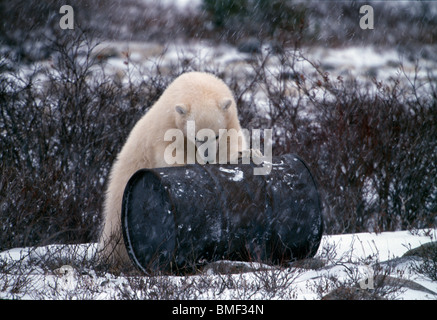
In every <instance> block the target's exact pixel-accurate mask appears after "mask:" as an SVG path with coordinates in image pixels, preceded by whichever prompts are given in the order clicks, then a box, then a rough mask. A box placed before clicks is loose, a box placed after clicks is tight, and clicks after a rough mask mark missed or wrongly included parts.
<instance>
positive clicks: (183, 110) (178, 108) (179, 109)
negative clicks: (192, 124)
mask: <svg viewBox="0 0 437 320" xmlns="http://www.w3.org/2000/svg"><path fill="white" fill-rule="evenodd" d="M174 109H175V110H176V112H177V113H179V114H180V115H183V116H184V115H186V114H187V108H186V107H185V106H184V105H183V104H177V105H176V106H175V107H174Z"/></svg>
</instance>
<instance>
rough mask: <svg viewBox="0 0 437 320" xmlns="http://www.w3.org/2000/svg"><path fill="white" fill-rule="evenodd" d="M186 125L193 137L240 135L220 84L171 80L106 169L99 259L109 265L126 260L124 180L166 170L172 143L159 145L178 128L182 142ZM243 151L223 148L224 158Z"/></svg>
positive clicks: (209, 78) (207, 79)
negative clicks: (208, 133) (202, 132)
mask: <svg viewBox="0 0 437 320" xmlns="http://www.w3.org/2000/svg"><path fill="white" fill-rule="evenodd" d="M188 120H194V121H195V126H196V133H197V132H198V131H199V130H201V129H211V130H213V131H214V132H216V134H217V135H218V133H219V129H228V130H229V129H235V130H237V131H241V128H240V123H239V121H238V115H237V108H236V105H235V101H234V98H233V95H232V93H231V91H230V90H229V88H228V87H227V86H226V84H225V83H224V82H223V81H222V80H220V79H218V78H216V77H215V76H213V75H211V74H208V73H201V72H190V73H185V74H183V75H181V76H179V77H178V78H177V79H176V80H174V81H173V82H172V83H171V84H170V85H169V86H168V88H167V89H166V90H165V91H164V93H163V94H162V96H161V97H160V98H159V100H158V101H157V102H156V103H155V104H154V105H153V106H152V107H151V108H150V110H149V111H148V112H147V113H146V114H145V115H144V116H143V117H142V118H141V119H140V120H139V121H138V122H137V123H136V125H135V127H134V128H133V129H132V131H131V132H130V134H129V137H128V139H127V141H126V143H125V144H124V146H123V148H122V150H121V151H120V153H119V154H118V156H117V159H116V160H115V162H114V164H113V167H112V169H111V173H110V177H109V185H108V189H107V193H106V198H105V204H104V228H103V232H102V234H101V236H100V247H101V257H102V258H103V259H106V261H108V262H109V263H122V264H124V263H128V261H129V258H128V255H127V251H126V249H125V246H124V243H123V239H122V237H121V224H120V220H121V219H120V217H121V203H122V198H123V192H124V189H125V186H126V184H127V182H128V180H129V178H130V177H131V176H132V175H133V174H134V173H135V172H136V171H137V170H139V169H141V168H157V167H166V166H169V165H168V164H167V163H166V162H165V161H164V151H165V149H166V147H167V146H168V145H169V144H170V143H171V142H169V141H164V134H165V132H166V131H167V130H168V129H180V130H182V131H183V132H184V135H185V137H186V136H187V130H186V122H187V121H188ZM186 143H187V141H186V139H185V145H186ZM188 143H190V142H189V141H188ZM192 143H196V142H195V141H193V142H192ZM185 148H186V146H185ZM243 148H245V142H244V141H242V142H241V143H239V145H237V146H234V145H231V146H228V159H229V160H230V159H235V158H236V157H238V152H239V151H241V150H242V149H243ZM185 161H186V157H185ZM114 239H117V240H114Z"/></svg>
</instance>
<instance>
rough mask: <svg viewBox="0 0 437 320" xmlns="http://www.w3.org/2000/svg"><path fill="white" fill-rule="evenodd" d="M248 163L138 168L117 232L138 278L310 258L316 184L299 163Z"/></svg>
mask: <svg viewBox="0 0 437 320" xmlns="http://www.w3.org/2000/svg"><path fill="white" fill-rule="evenodd" d="M254 168H255V165H254V164H238V165H230V164H228V165H218V164H212V165H197V164H195V165H187V166H182V167H169V168H156V169H142V170H139V171H138V172H136V173H135V174H134V175H133V176H132V178H131V179H130V180H129V182H128V184H127V186H126V189H125V192H124V197H123V208H122V217H121V219H122V230H123V237H124V241H125V244H126V248H127V251H128V254H129V256H130V258H131V260H132V261H133V262H134V264H135V265H136V266H137V267H138V268H139V269H140V270H142V271H144V272H146V273H154V272H157V271H164V272H165V271H171V272H184V271H187V270H193V269H194V268H196V267H197V266H198V265H199V264H204V263H206V262H211V261H215V260H223V259H227V260H240V261H257V262H267V263H284V262H287V261H290V260H293V259H300V258H305V257H311V256H313V255H314V254H315V253H316V251H317V249H318V247H319V244H320V240H321V237H322V232H323V219H322V210H321V204H320V198H319V194H318V191H317V186H316V183H315V181H314V179H313V177H312V175H311V173H310V171H309V169H308V167H307V166H306V164H305V163H304V162H303V160H301V159H300V158H299V157H297V156H295V155H291V154H287V155H284V156H280V157H274V158H273V161H272V170H271V172H270V173H269V174H268V175H254V171H253V170H254Z"/></svg>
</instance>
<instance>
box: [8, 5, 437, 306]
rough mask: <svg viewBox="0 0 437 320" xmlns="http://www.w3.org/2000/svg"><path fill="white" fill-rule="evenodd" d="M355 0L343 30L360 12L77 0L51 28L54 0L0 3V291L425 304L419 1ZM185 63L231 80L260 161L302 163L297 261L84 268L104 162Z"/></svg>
mask: <svg viewBox="0 0 437 320" xmlns="http://www.w3.org/2000/svg"><path fill="white" fill-rule="evenodd" d="M214 3H215V4H214ZM371 5H372V6H373V8H374V13H375V23H374V29H373V30H361V29H360V27H359V19H360V14H359V7H360V2H352V3H345V2H340V1H339V2H333V3H332V2H330V3H329V4H327V3H323V2H320V1H314V2H311V1H309V2H307V3H303V2H299V1H280V0H278V1H262V0H247V1H214V2H212V1H206V0H205V1H197V2H194V3H193V2H189V3H188V2H186V1H184V2H183V4H181V3H180V2H173V1H164V2H157V1H151V0H144V1H141V0H127V1H119V0H112V1H107V2H105V1H87V0H81V1H76V2H75V4H74V5H73V8H74V29H72V30H63V29H61V28H60V26H59V20H60V18H61V17H62V14H60V13H59V8H60V5H59V4H58V2H56V1H44V2H40V1H21V0H19V1H14V4H8V5H6V3H5V2H3V3H1V4H0V7H1V10H0V17H1V20H2V21H5V23H2V24H1V25H0V150H1V153H0V172H1V174H0V252H2V253H1V255H0V297H2V298H28V299H66V298H75V299H87V298H89V299H98V298H101V299H105V298H126V299H134V298H146V299H177V298H180V299H185V298H186V299H192V298H198V299H212V298H214V299H222V298H225V299H227V298H229V299H234V298H235V299H250V298H257V299H268V298H272V299H292V298H298V299H318V298H324V297H325V298H326V297H328V298H329V297H331V298H355V299H373V298H389V299H391V298H401V299H402V298H404V299H409V298H415V299H422V298H423V299H425V298H429V299H435V293H436V292H437V287H436V281H437V279H436V263H437V262H436V257H437V255H436V247H435V245H433V244H432V243H433V242H434V244H435V241H436V235H435V228H436V226H437V220H436V219H437V218H436V216H437V167H436V163H437V139H436V138H435V137H436V136H437V118H436V117H437V85H436V83H437V81H436V79H437V74H436V67H437V55H436V52H437V50H436V49H437V44H436V43H435V41H436V40H435V39H436V36H437V35H436V32H437V26H436V23H437V19H436V15H437V6H436V5H435V4H433V3H430V2H414V4H413V3H409V2H403V3H401V4H399V5H396V6H395V5H393V3H391V2H388V3H382V2H374V3H372V2H371ZM193 70H197V71H208V72H212V73H214V74H216V75H218V76H219V77H221V78H222V79H224V81H225V82H226V83H227V84H228V85H229V86H230V87H231V89H232V91H233V92H234V95H235V99H236V101H237V105H238V108H239V115H240V121H241V124H242V127H244V128H247V129H256V128H261V129H262V128H271V129H273V141H274V144H273V154H274V155H280V154H284V153H295V154H297V155H299V156H301V157H302V158H303V159H304V160H305V161H306V162H307V164H308V165H309V167H310V168H311V171H312V173H313V174H314V176H315V177H316V179H317V181H318V184H319V189H320V193H321V198H322V203H323V210H324V220H325V236H324V238H323V242H322V245H321V247H320V248H319V251H318V253H317V254H316V256H315V257H314V258H313V259H308V261H302V262H301V263H302V264H299V262H293V263H292V264H290V265H287V266H280V267H279V266H270V265H265V264H255V265H254V263H246V262H233V263H229V262H226V261H224V262H221V263H218V264H211V265H209V266H208V265H207V266H205V267H204V268H203V269H202V270H199V272H198V273H197V274H192V275H186V276H178V277H176V276H169V275H154V276H143V275H139V274H138V273H136V271H132V270H119V271H118V272H115V273H114V272H109V270H108V269H107V268H106V267H105V266H102V265H99V264H98V262H97V260H96V258H95V253H96V246H95V242H96V241H97V238H98V233H99V231H100V228H101V210H102V202H103V201H102V200H103V196H104V190H105V187H106V183H107V178H108V172H109V169H110V167H111V164H112V162H113V161H114V158H115V156H116V154H117V152H118V151H119V150H120V148H121V146H122V145H123V143H124V141H125V140H126V137H127V134H128V133H129V131H130V129H131V128H132V126H133V125H134V124H135V122H136V121H137V120H138V119H139V118H140V117H141V116H142V115H143V114H144V113H145V112H147V110H148V108H149V107H150V106H151V105H153V103H154V102H155V101H156V100H157V99H158V98H159V96H160V94H161V93H162V92H163V90H164V89H165V88H166V86H167V85H168V84H169V83H170V82H171V81H172V80H173V79H174V78H176V77H177V76H178V75H180V74H181V73H183V72H186V71H193ZM339 243H341V245H340V244H339ZM426 243H431V244H430V245H428V246H425V248H422V249H420V250H419V251H413V252H412V253H411V252H410V253H408V254H407V255H406V256H403V255H404V254H406V253H407V252H408V251H409V250H410V249H414V248H416V247H420V246H422V245H425V244H426ZM357 250H358V251H359V252H360V253H359V254H357V256H355V255H356V252H357ZM223 270H224V271H223ZM366 279H368V280H366ZM372 280H373V283H372V286H373V289H361V286H360V283H361V284H363V286H364V287H366V286H370V282H371V281H372ZM363 281H364V282H363ZM369 281H370V282H369Z"/></svg>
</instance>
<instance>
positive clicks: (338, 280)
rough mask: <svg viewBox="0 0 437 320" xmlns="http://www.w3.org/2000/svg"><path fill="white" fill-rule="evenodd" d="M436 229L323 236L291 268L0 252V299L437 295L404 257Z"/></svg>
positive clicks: (56, 249)
mask: <svg viewBox="0 0 437 320" xmlns="http://www.w3.org/2000/svg"><path fill="white" fill-rule="evenodd" d="M436 239H437V229H426V230H417V231H415V232H410V231H398V232H383V233H379V234H374V233H358V234H345V235H332V236H324V237H323V238H322V243H321V245H320V248H319V250H318V252H317V254H316V256H315V257H314V258H313V259H309V260H303V261H301V262H295V263H294V264H292V265H290V266H289V267H281V268H280V267H277V266H268V265H263V264H259V263H247V262H230V261H221V262H215V263H212V264H210V265H207V266H205V267H204V268H203V269H202V270H201V271H199V272H198V273H197V274H195V275H189V276H154V277H150V276H141V275H136V276H132V275H130V276H128V275H114V274H111V273H105V272H103V271H98V270H95V269H94V268H93V264H94V263H95V261H96V260H95V255H96V250H97V245H96V244H81V245H49V246H45V247H34V248H16V249H11V250H8V251H4V252H1V253H0V270H1V273H0V298H1V299H17V298H18V299H137V298H139V299H215V300H221V299H320V298H322V297H325V298H326V297H329V296H327V294H328V293H331V295H332V294H333V293H335V292H337V291H338V290H340V289H342V288H348V289H350V290H353V292H355V293H356V294H360V295H359V296H354V297H355V298H357V297H373V298H375V297H377V298H379V297H381V298H387V299H432V300H434V299H437V282H436V281H433V280H432V279H430V277H429V275H427V274H422V273H420V272H418V271H417V270H418V269H420V265H421V264H422V263H423V259H422V258H420V257H404V258H402V256H403V255H404V254H405V253H406V252H407V251H408V250H410V249H413V248H416V247H419V246H421V245H423V244H425V243H428V242H432V241H436Z"/></svg>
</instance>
